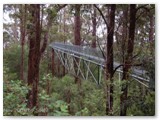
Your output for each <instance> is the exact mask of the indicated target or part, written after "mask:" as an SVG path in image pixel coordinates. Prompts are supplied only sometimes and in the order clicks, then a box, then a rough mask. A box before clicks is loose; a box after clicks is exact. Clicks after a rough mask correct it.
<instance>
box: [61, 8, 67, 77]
mask: <svg viewBox="0 0 160 120" xmlns="http://www.w3.org/2000/svg"><path fill="white" fill-rule="evenodd" d="M65 14H66V11H65V9H64V13H63V34H64V40H63V42H64V43H65V42H66V40H65V39H66V25H65V24H66V18H65V17H66V16H65ZM64 58H65V54H64ZM65 74H66V70H65V67H64V66H63V72H62V76H65Z"/></svg>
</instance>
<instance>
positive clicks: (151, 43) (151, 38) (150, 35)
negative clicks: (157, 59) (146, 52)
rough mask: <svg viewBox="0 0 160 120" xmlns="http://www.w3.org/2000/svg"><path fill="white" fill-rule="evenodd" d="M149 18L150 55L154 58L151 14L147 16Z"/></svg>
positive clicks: (152, 18)
mask: <svg viewBox="0 0 160 120" xmlns="http://www.w3.org/2000/svg"><path fill="white" fill-rule="evenodd" d="M149 18H150V28H149V42H150V50H151V55H152V56H154V53H153V52H154V16H153V14H150V15H149Z"/></svg>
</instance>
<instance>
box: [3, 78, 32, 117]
mask: <svg viewBox="0 0 160 120" xmlns="http://www.w3.org/2000/svg"><path fill="white" fill-rule="evenodd" d="M3 86H4V88H3V108H4V111H3V114H4V115H5V116H13V115H16V116H17V115H31V112H30V110H29V109H28V108H27V99H26V96H27V93H28V90H29V88H28V87H27V86H26V85H25V84H24V83H22V81H20V80H5V81H4V85H3Z"/></svg>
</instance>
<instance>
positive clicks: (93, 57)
mask: <svg viewBox="0 0 160 120" xmlns="http://www.w3.org/2000/svg"><path fill="white" fill-rule="evenodd" d="M49 46H50V47H52V49H54V52H55V54H56V55H57V57H58V58H59V60H60V61H61V63H62V65H63V66H64V67H65V69H67V70H68V72H69V73H70V74H72V75H74V76H77V77H79V78H82V79H84V80H87V79H89V78H90V79H93V80H94V81H95V82H96V83H97V84H98V85H99V84H100V82H101V81H102V74H104V68H105V59H104V57H103V55H102V53H101V51H99V50H97V49H96V48H90V47H86V46H78V45H72V44H67V43H60V42H53V43H51V44H50V45H49ZM119 65H120V64H119V63H118V62H114V68H116V67H117V66H119ZM116 72H117V73H118V74H119V80H120V79H121V74H122V73H123V71H122V68H118V69H117V70H116ZM130 77H132V78H134V80H136V81H138V82H140V83H141V84H143V85H144V86H146V87H148V86H149V85H148V84H149V79H148V78H147V76H146V71H145V70H142V69H137V68H132V69H131V72H130Z"/></svg>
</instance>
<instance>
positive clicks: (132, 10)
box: [120, 4, 136, 116]
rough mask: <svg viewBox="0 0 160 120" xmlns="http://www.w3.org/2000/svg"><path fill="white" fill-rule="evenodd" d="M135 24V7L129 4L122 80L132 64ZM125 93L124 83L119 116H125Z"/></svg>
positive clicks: (126, 75)
mask: <svg viewBox="0 0 160 120" xmlns="http://www.w3.org/2000/svg"><path fill="white" fill-rule="evenodd" d="M135 23H136V5H135V4H131V5H130V21H129V37H128V47H127V56H126V58H125V65H124V67H123V77H122V80H128V72H129V69H130V68H131V64H132V55H133V48H134V36H135ZM127 93H128V85H127V82H126V84H125V85H124V86H123V87H122V95H121V98H120V115H121V116H126V113H127Z"/></svg>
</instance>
